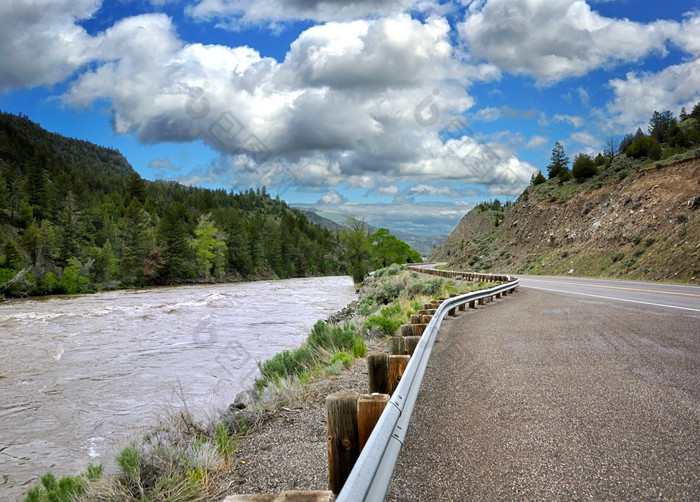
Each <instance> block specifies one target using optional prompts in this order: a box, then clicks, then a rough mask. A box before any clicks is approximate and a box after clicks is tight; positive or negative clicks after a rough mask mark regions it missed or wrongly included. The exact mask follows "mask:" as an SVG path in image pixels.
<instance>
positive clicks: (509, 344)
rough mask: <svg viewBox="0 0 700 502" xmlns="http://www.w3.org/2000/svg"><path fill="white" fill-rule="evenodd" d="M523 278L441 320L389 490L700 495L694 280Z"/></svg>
mask: <svg viewBox="0 0 700 502" xmlns="http://www.w3.org/2000/svg"><path fill="white" fill-rule="evenodd" d="M572 283H573V284H572ZM521 284H522V285H523V286H524V287H522V288H520V289H519V292H518V293H516V294H515V295H513V296H509V297H506V298H504V299H501V300H498V301H496V302H495V303H492V304H490V305H486V306H485V307H481V308H479V311H478V312H474V311H472V312H469V311H467V312H466V313H460V314H459V316H458V317H457V318H448V319H446V320H445V321H444V322H443V325H442V328H441V330H440V333H439V335H438V338H437V342H436V345H435V348H434V350H433V354H432V356H431V360H430V363H429V366H428V370H427V372H426V375H425V379H424V381H423V385H422V387H421V392H420V395H419V397H418V402H417V404H416V408H415V410H414V414H413V417H412V420H411V423H410V426H409V430H408V434H407V437H406V442H405V444H404V446H403V449H402V452H401V455H400V457H399V461H398V463H397V467H396V470H395V473H394V477H393V479H392V483H391V486H390V488H389V493H388V494H387V500H402V501H403V500H455V501H456V500H582V499H587V500H651V499H665V500H700V297H698V296H697V294H698V288H692V287H684V286H667V285H658V284H647V283H632V282H623V281H597V280H580V279H573V278H552V277H522V278H521Z"/></svg>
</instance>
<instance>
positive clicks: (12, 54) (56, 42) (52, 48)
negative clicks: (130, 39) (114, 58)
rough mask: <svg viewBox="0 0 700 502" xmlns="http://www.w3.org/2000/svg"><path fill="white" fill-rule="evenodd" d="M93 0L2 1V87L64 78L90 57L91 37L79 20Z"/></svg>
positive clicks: (91, 9)
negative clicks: (79, 24)
mask: <svg viewBox="0 0 700 502" xmlns="http://www.w3.org/2000/svg"><path fill="white" fill-rule="evenodd" d="M98 6H99V5H98V4H97V2H95V1H94V0H34V1H32V2H26V1H22V0H3V2H1V3H0V47H2V54H1V55H0V91H2V90H8V89H18V88H21V87H33V86H38V85H51V84H55V83H57V82H61V81H63V80H64V79H66V78H68V77H69V76H70V75H72V74H73V72H75V71H76V70H77V69H78V68H80V67H81V66H82V65H83V64H85V63H86V62H88V61H89V60H90V54H91V47H92V43H93V41H92V39H91V37H90V36H89V35H88V34H87V32H86V31H85V30H84V29H83V28H82V27H80V26H78V25H77V24H76V22H77V21H78V20H81V19H87V18H89V17H90V16H91V15H92V14H93V13H94V12H95V11H96V10H97V8H98Z"/></svg>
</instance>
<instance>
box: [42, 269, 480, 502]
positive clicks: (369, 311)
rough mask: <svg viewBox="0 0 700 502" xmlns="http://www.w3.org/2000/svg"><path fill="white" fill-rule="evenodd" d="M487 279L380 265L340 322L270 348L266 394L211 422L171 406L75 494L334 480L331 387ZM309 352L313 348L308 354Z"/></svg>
mask: <svg viewBox="0 0 700 502" xmlns="http://www.w3.org/2000/svg"><path fill="white" fill-rule="evenodd" d="M484 286H486V284H485V283H478V284H476V283H471V282H455V281H450V280H445V279H443V278H439V277H428V276H424V275H422V274H418V273H416V272H415V271H407V270H405V269H404V267H398V266H393V267H390V268H388V269H384V270H382V271H378V272H377V273H376V274H375V276H374V277H372V278H370V279H368V280H367V281H366V283H365V284H364V285H363V287H362V290H361V294H360V300H358V301H356V302H352V304H351V306H350V307H346V308H344V309H342V310H341V311H339V312H336V313H335V314H332V315H331V316H330V317H329V318H328V320H329V321H336V322H337V323H338V324H326V323H323V322H319V323H317V325H316V326H314V329H313V330H312V333H311V335H310V336H309V338H308V339H307V341H306V342H305V343H304V344H302V346H301V347H300V348H299V349H296V350H294V351H285V352H286V354H287V355H286V356H283V357H278V356H280V355H283V354H284V352H283V353H278V354H277V355H276V356H275V357H273V358H272V360H275V359H277V360H278V363H281V364H277V365H272V367H270V366H269V365H268V364H267V363H269V362H270V361H271V360H268V361H266V362H265V363H263V364H262V365H261V368H262V369H263V376H264V377H265V373H266V371H265V370H266V369H268V370H271V369H274V370H275V372H272V371H270V372H269V373H270V374H271V376H270V374H268V376H267V377H266V381H265V382H260V381H259V382H258V385H257V387H258V389H264V390H263V391H262V392H261V397H260V400H259V401H257V402H252V403H248V404H247V407H245V408H244V409H239V407H237V406H231V407H229V409H228V410H227V412H225V413H223V414H220V415H217V416H215V417H212V418H210V419H208V420H207V423H202V422H200V421H197V420H195V419H193V418H192V416H191V414H190V410H188V409H187V408H185V409H184V410H180V411H178V410H175V409H173V411H172V413H171V416H170V417H168V419H167V420H165V421H164V422H163V423H162V424H161V425H159V426H158V427H157V428H155V429H154V430H153V431H151V432H149V433H147V434H144V435H143V437H141V438H135V440H134V441H133V442H132V444H131V446H130V447H128V448H127V449H126V450H124V451H122V453H121V454H120V455H119V457H118V459H117V462H118V464H119V466H120V468H121V474H119V475H118V477H116V478H111V477H110V478H102V479H100V480H96V481H95V480H93V481H89V482H84V483H83V486H84V488H82V489H81V491H82V492H83V493H82V495H80V496H79V497H77V498H76V500H102V501H107V500H114V501H117V500H142V501H151V500H153V501H155V500H182V501H198V500H223V498H224V496H225V495H228V494H235V493H279V492H281V491H283V490H325V489H327V487H328V474H327V469H328V468H327V452H326V451H327V444H326V423H325V399H326V397H327V396H328V395H329V394H332V393H334V392H338V391H354V392H358V393H366V392H367V391H368V379H367V371H366V361H365V359H364V357H362V356H364V354H365V352H367V353H372V352H380V351H384V345H385V342H384V340H385V337H386V336H388V335H390V334H393V333H394V332H396V330H397V329H398V327H399V326H400V325H401V324H403V323H405V322H407V320H408V318H409V317H410V315H411V314H412V313H416V312H417V311H418V310H420V309H422V307H423V304H424V303H426V301H429V300H430V299H433V298H437V297H442V296H449V295H450V294H455V293H460V292H465V291H470V290H473V289H479V288H482V287H484ZM324 333H326V334H327V335H328V339H329V341H330V342H331V343H330V345H323V347H321V346H320V345H317V343H318V339H319V336H322V335H323V334H324ZM349 333H352V335H353V337H352V338H353V340H355V341H356V339H357V337H359V336H361V337H362V338H361V344H360V345H361V348H362V349H363V350H360V351H358V350H355V349H356V345H357V344H355V345H349V347H351V349H352V350H349V351H347V349H343V348H340V346H339V345H335V342H336V340H337V341H347V338H345V335H347V334H349ZM337 335H338V338H337V339H336V336H337ZM346 346H348V345H346ZM309 352H310V353H311V354H312V356H313V357H311V358H308V357H307V356H308V353H309ZM282 369H283V370H284V371H288V373H287V374H286V375H285V374H284V372H282V373H280V370H282ZM292 369H293V370H294V371H292ZM190 409H193V408H190ZM195 415H196V413H195ZM33 500H42V499H41V498H35V499H33Z"/></svg>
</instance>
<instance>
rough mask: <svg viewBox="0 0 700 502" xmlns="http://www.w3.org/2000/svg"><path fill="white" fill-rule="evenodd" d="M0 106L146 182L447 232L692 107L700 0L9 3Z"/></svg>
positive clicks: (1, 37)
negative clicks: (652, 121)
mask: <svg viewBox="0 0 700 502" xmlns="http://www.w3.org/2000/svg"><path fill="white" fill-rule="evenodd" d="M0 43H2V47H3V51H2V54H0V109H3V110H6V111H10V112H13V113H20V112H21V113H24V114H26V115H28V116H29V117H30V118H31V119H32V120H34V121H36V122H39V123H40V124H41V125H42V126H44V127H45V128H47V129H49V130H51V131H56V132H59V133H61V134H64V135H67V136H72V137H77V138H81V139H87V140H90V141H93V142H95V143H98V144H101V145H105V146H111V147H115V148H118V149H119V150H120V151H121V152H122V153H123V154H124V155H125V156H126V157H127V159H128V160H129V162H130V163H131V164H132V166H133V167H134V169H136V171H137V172H139V174H141V176H143V177H144V178H146V179H171V180H177V181H179V182H181V183H185V184H192V185H198V186H207V187H223V188H226V189H233V190H241V189H247V188H248V187H251V186H253V187H256V186H262V185H265V186H266V187H267V189H268V191H269V192H271V193H272V194H279V195H280V196H281V198H283V199H285V200H287V201H288V202H290V203H291V204H307V205H310V206H316V207H318V208H320V209H323V210H324V211H329V212H340V213H345V214H352V215H354V216H357V217H364V218H366V219H367V221H368V222H370V223H372V224H374V225H377V226H385V227H389V228H392V229H397V230H404V231H409V232H415V233H423V234H447V233H449V232H450V231H451V230H452V229H453V228H454V226H455V225H456V224H457V222H458V221H459V219H460V218H461V217H462V216H463V215H464V214H465V213H466V212H467V211H468V210H469V209H470V208H471V207H472V206H473V204H474V203H476V202H479V201H481V200H488V199H492V198H495V197H499V198H501V199H507V198H514V197H516V196H517V195H518V194H519V193H520V192H521V191H522V190H523V189H524V188H525V187H526V186H527V184H528V182H529V180H530V177H531V175H532V174H533V173H534V172H536V170H537V169H542V170H544V169H545V166H546V164H547V162H548V159H549V156H550V153H551V150H552V147H553V145H554V143H555V142H556V141H560V142H562V143H563V144H564V145H565V148H566V151H567V153H568V155H569V156H570V157H571V158H572V159H573V157H574V156H575V155H576V154H577V153H579V152H586V153H591V154H595V153H597V152H599V151H601V150H602V149H603V148H604V145H605V143H606V141H607V140H608V139H609V138H610V137H611V136H614V137H616V139H618V140H619V139H620V138H621V137H622V136H623V135H624V134H626V133H628V132H634V131H635V130H636V129H637V127H642V129H646V126H647V123H648V120H649V117H650V116H651V113H652V112H653V111H654V110H658V111H663V110H667V109H668V110H671V111H672V112H673V113H674V114H676V115H677V114H678V113H679V111H680V109H681V107H683V106H685V107H686V108H687V109H688V110H690V109H692V106H693V105H694V104H695V103H697V102H698V101H700V2H698V1H697V0H693V1H691V0H680V1H673V2H663V3H661V2H658V1H651V0H635V1H632V0H587V1H584V0H473V1H469V0H454V1H439V0H387V1H384V2H376V1H370V0H355V1H346V2H339V1H336V0H325V1H322V0H303V1H302V0H285V1H273V0H198V1H193V2H185V1H180V0H113V1H102V2H101V1H99V0H31V1H30V0H5V1H4V2H3V3H2V5H0Z"/></svg>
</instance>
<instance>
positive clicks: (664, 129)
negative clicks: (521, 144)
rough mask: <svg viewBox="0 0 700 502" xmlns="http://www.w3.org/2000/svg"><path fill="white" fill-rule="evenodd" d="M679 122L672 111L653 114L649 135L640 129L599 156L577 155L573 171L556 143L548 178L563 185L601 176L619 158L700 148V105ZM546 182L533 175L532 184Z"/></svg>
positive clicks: (654, 156)
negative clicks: (601, 171)
mask: <svg viewBox="0 0 700 502" xmlns="http://www.w3.org/2000/svg"><path fill="white" fill-rule="evenodd" d="M679 119H680V120H679ZM679 119H677V118H676V117H675V116H674V115H673V113H672V112H671V111H670V110H665V111H663V112H658V111H654V113H653V114H652V116H651V118H650V119H649V125H648V127H647V134H645V133H644V131H642V129H641V127H640V128H637V131H636V132H635V133H630V134H627V135H625V136H624V137H623V139H622V140H620V141H619V142H618V141H617V140H616V139H615V138H614V137H611V138H609V139H608V141H607V142H606V145H605V146H606V147H605V149H604V151H602V152H600V153H598V155H596V157H593V156H591V155H588V154H586V153H579V154H578V155H576V157H575V158H574V161H573V164H572V167H571V169H569V163H570V159H569V157H568V156H567V155H566V151H565V149H564V146H563V145H562V143H561V142H559V141H557V142H556V143H555V144H554V148H553V149H552V154H551V157H550V162H549V164H548V165H547V173H548V178H549V179H558V180H559V181H560V182H565V181H568V180H570V179H572V178H574V179H576V180H577V181H580V182H581V181H584V180H586V179H588V178H592V177H593V176H595V175H596V174H598V172H599V169H601V168H604V167H609V166H610V164H611V162H612V159H613V158H615V156H617V155H622V154H624V155H627V156H628V157H631V158H634V159H641V158H648V159H650V160H661V159H665V158H668V157H671V156H673V155H676V154H679V153H683V152H685V151H686V150H687V149H689V148H693V147H696V146H698V145H700V103H697V104H696V105H695V106H694V107H693V110H692V111H691V112H690V113H687V111H686V109H685V108H682V109H681V111H680V114H679ZM546 180H547V178H545V176H544V175H543V174H542V172H541V171H539V172H538V173H537V174H535V175H533V177H532V179H531V180H530V182H531V184H532V185H539V184H541V183H544V182H545V181H546Z"/></svg>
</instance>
